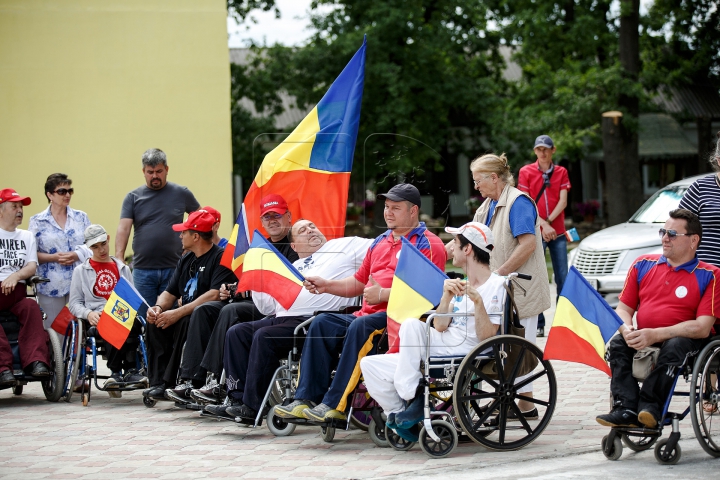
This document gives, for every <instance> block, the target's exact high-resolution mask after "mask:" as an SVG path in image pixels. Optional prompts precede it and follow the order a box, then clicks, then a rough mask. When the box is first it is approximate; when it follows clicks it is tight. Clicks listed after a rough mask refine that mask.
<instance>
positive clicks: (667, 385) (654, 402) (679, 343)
mask: <svg viewBox="0 0 720 480" xmlns="http://www.w3.org/2000/svg"><path fill="white" fill-rule="evenodd" d="M704 343H705V340H704V339H700V340H698V339H692V338H683V337H676V338H671V339H669V340H666V341H665V342H663V344H662V347H661V348H660V355H659V357H658V361H657V365H656V366H655V369H654V370H653V371H652V372H650V375H648V376H647V378H646V379H645V380H644V381H643V383H642V388H641V387H640V386H639V385H638V382H637V380H635V378H634V377H633V376H632V362H633V356H634V355H635V353H636V352H637V350H635V349H634V348H631V347H628V346H627V343H625V339H624V338H623V336H622V335H615V337H613V339H612V340H611V341H610V346H609V348H608V352H609V359H610V370H611V372H612V379H611V380H610V392H611V393H612V395H613V399H614V401H615V404H620V405H621V406H623V407H624V408H627V409H630V410H632V411H633V412H636V413H639V412H641V411H643V410H647V411H648V412H650V413H652V414H653V416H654V417H655V418H657V419H660V417H661V416H662V411H663V408H664V406H665V401H666V400H667V397H668V395H670V390H671V389H672V386H673V382H674V380H675V375H676V374H677V367H679V366H680V365H682V364H683V362H684V361H685V356H686V355H687V354H688V353H691V352H697V351H699V350H700V349H701V348H702V346H703V344H704Z"/></svg>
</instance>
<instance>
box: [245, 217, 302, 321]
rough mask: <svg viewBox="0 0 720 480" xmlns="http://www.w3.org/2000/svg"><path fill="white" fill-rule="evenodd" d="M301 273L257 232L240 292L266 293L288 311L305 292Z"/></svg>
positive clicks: (251, 245)
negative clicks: (301, 293) (303, 291)
mask: <svg viewBox="0 0 720 480" xmlns="http://www.w3.org/2000/svg"><path fill="white" fill-rule="evenodd" d="M304 281H305V277H303V276H302V275H301V274H300V272H298V271H297V269H296V268H295V267H294V266H293V265H292V263H290V262H289V261H288V259H287V258H285V257H284V256H283V255H282V254H281V253H280V252H278V251H277V249H276V248H275V247H273V246H272V245H271V244H270V242H268V241H267V239H266V238H265V237H263V236H262V234H261V233H260V232H258V231H257V230H255V233H253V240H252V243H251V244H250V249H249V250H248V251H247V253H246V254H245V262H244V263H243V275H242V277H241V278H240V281H239V282H238V286H237V291H238V292H242V291H245V290H252V291H254V292H264V293H267V294H268V295H270V296H271V297H273V298H274V299H275V300H277V302H278V303H279V304H280V305H282V306H283V308H284V309H285V310H289V309H290V307H291V306H292V304H293V303H294V302H295V300H296V299H297V297H298V295H300V292H301V291H302V289H303V282H304Z"/></svg>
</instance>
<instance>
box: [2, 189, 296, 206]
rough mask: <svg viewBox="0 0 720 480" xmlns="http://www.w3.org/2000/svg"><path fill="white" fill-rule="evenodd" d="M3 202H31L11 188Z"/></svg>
mask: <svg viewBox="0 0 720 480" xmlns="http://www.w3.org/2000/svg"><path fill="white" fill-rule="evenodd" d="M283 201H284V200H283ZM5 202H21V203H22V204H23V205H25V206H26V207H27V206H28V205H30V202H32V200H30V197H21V196H20V195H18V193H17V192H16V191H15V190H14V189H12V188H4V189H2V190H0V203H5Z"/></svg>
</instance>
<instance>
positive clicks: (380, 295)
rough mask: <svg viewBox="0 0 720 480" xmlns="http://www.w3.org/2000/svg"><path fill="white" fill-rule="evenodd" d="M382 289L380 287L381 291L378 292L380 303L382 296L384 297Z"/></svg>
mask: <svg viewBox="0 0 720 480" xmlns="http://www.w3.org/2000/svg"><path fill="white" fill-rule="evenodd" d="M382 291H383V289H382V288H380V291H379V292H378V303H380V302H381V299H380V297H382Z"/></svg>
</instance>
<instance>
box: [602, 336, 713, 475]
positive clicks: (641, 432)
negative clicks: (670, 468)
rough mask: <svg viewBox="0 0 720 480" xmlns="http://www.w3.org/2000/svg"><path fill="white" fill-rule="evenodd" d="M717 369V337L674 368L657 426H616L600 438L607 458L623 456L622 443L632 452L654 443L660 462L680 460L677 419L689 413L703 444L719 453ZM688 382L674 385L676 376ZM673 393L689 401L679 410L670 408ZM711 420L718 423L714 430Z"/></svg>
mask: <svg viewBox="0 0 720 480" xmlns="http://www.w3.org/2000/svg"><path fill="white" fill-rule="evenodd" d="M718 373H720V339H718V337H715V340H713V341H711V342H710V343H709V344H707V345H706V346H705V348H703V350H702V351H701V352H700V354H697V352H695V353H690V354H688V355H686V357H685V360H684V362H683V364H682V365H681V366H680V367H678V368H677V371H676V373H675V378H674V381H673V386H672V389H671V391H670V394H669V395H668V397H667V399H666V400H665V404H664V407H663V411H662V416H661V419H660V421H659V422H658V425H657V427H656V428H647V427H615V428H612V429H611V430H610V433H609V434H608V435H605V436H604V437H603V439H602V451H603V454H604V455H605V457H606V458H607V459H609V460H618V459H619V458H620V457H621V456H622V451H623V445H624V446H626V447H627V448H629V449H630V450H632V451H634V452H642V451H645V450H647V449H649V448H650V447H652V446H653V445H655V449H654V453H655V459H656V460H657V461H658V463H660V464H662V465H675V464H676V463H678V461H679V460H680V457H681V455H682V449H681V448H680V444H679V443H678V441H679V440H680V422H681V421H682V420H684V419H685V417H687V416H688V414H690V416H691V419H692V424H693V430H694V431H695V435H696V437H697V440H698V442H700V445H701V446H702V448H703V449H704V450H705V451H706V452H707V453H709V454H710V455H712V456H713V457H720V413H719V412H718V405H719V404H720V398H719V394H718V376H717V375H718ZM681 377H683V378H684V379H685V381H686V382H687V381H689V382H690V388H689V391H680V390H678V389H677V384H678V381H679V379H680V378H681ZM673 397H688V398H689V404H688V406H687V407H686V408H685V410H683V411H682V412H673V411H670V403H671V401H672V399H673ZM713 421H714V422H715V423H716V424H718V425H716V426H715V430H713V428H712V427H713ZM666 426H671V428H672V432H671V433H670V435H669V437H668V438H661V437H662V431H663V427H666Z"/></svg>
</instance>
